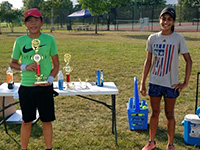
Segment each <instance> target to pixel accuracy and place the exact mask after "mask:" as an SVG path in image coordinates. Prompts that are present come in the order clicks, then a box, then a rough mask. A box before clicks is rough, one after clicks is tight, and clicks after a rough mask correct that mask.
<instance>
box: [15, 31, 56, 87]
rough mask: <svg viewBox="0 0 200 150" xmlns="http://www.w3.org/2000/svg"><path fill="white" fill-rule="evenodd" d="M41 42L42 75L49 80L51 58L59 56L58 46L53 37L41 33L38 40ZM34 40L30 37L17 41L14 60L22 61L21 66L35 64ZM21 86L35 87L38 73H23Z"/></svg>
mask: <svg viewBox="0 0 200 150" xmlns="http://www.w3.org/2000/svg"><path fill="white" fill-rule="evenodd" d="M37 39H39V40H40V46H39V51H38V54H39V55H40V56H41V57H42V59H41V60H40V62H39V64H40V73H41V74H42V75H43V77H46V78H48V77H49V75H50V73H51V70H52V64H51V57H52V56H54V55H56V54H58V50H57V45H56V42H55V39H54V37H53V36H51V35H48V34H44V33H41V35H40V36H39V37H38V38H37ZM32 40H33V39H31V38H30V37H29V36H28V35H24V36H21V37H19V38H17V39H16V41H15V44H14V47H13V54H12V58H13V59H16V60H20V59H21V64H26V65H29V64H31V63H33V62H34V60H33V56H34V55H35V51H34V50H33V49H32ZM21 75H22V79H21V85H23V86H33V85H32V84H33V83H35V82H36V71H22V73H21Z"/></svg>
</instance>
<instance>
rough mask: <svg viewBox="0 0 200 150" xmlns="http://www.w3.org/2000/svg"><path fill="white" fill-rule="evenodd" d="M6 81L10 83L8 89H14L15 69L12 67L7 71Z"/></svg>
mask: <svg viewBox="0 0 200 150" xmlns="http://www.w3.org/2000/svg"><path fill="white" fill-rule="evenodd" d="M6 81H7V84H8V89H13V87H14V82H13V71H12V69H11V68H10V67H8V70H7V71H6Z"/></svg>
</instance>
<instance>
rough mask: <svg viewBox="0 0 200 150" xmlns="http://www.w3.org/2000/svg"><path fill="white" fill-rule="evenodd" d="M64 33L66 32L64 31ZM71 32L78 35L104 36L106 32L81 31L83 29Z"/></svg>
mask: <svg viewBox="0 0 200 150" xmlns="http://www.w3.org/2000/svg"><path fill="white" fill-rule="evenodd" d="M63 33H64V32H63ZM64 34H66V33H64ZM70 34H71V35H76V36H104V34H102V33H97V34H95V33H94V32H88V33H86V32H81V31H71V32H70Z"/></svg>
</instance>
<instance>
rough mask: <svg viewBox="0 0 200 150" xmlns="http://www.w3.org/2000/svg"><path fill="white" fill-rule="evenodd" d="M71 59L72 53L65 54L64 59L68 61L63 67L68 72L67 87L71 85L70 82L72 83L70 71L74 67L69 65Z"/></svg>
mask: <svg viewBox="0 0 200 150" xmlns="http://www.w3.org/2000/svg"><path fill="white" fill-rule="evenodd" d="M70 59H71V55H70V54H68V53H67V54H65V55H64V61H65V63H66V65H65V66H64V67H63V69H64V71H65V73H66V81H67V87H69V83H70V73H71V72H72V70H73V68H72V67H71V66H70V65H69V62H70Z"/></svg>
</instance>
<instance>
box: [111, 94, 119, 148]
mask: <svg viewBox="0 0 200 150" xmlns="http://www.w3.org/2000/svg"><path fill="white" fill-rule="evenodd" d="M111 97H112V133H113V134H115V145H116V146H118V144H117V123H116V109H115V105H116V104H115V95H111Z"/></svg>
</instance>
